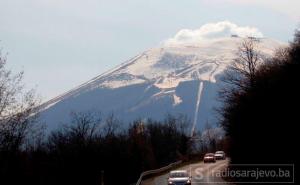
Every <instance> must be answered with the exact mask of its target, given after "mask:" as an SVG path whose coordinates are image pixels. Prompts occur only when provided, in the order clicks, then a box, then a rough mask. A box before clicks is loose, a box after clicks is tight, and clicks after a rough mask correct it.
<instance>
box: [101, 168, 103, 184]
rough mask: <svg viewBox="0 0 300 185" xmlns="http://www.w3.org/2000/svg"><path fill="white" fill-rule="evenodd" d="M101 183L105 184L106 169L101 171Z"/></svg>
mask: <svg viewBox="0 0 300 185" xmlns="http://www.w3.org/2000/svg"><path fill="white" fill-rule="evenodd" d="M101 185H104V170H102V171H101Z"/></svg>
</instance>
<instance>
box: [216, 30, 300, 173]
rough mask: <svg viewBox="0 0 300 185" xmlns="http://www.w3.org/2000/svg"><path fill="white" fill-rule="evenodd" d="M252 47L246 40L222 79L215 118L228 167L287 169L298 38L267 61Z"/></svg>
mask: <svg viewBox="0 0 300 185" xmlns="http://www.w3.org/2000/svg"><path fill="white" fill-rule="evenodd" d="M258 44H259V41H258V40H253V39H251V38H248V39H246V40H245V41H244V42H243V43H242V44H241V46H240V48H239V49H238V54H237V58H236V59H235V61H234V63H233V64H232V65H231V66H230V67H229V68H228V70H227V72H226V73H225V75H224V77H223V81H224V82H225V86H224V87H223V89H222V90H221V91H220V99H221V100H222V102H223V106H222V107H221V108H220V109H219V113H220V118H221V119H220V122H221V125H222V126H223V128H224V129H225V132H226V135H227V137H228V138H229V141H230V142H229V146H230V147H229V153H230V157H231V163H232V164H293V163H295V161H296V153H297V152H296V141H297V138H298V137H297V133H296V132H297V129H296V128H297V125H298V124H299V123H300V120H299V115H298V112H299V108H298V107H299V102H300V101H299V94H300V91H299V84H300V81H299V79H300V78H299V77H300V32H299V31H296V33H295V37H294V40H293V41H292V42H290V43H289V45H288V46H287V47H284V48H279V49H278V50H277V51H276V52H275V54H274V56H272V57H270V58H265V57H263V56H262V55H261V52H260V50H259V47H257V46H258ZM236 168H239V167H236Z"/></svg>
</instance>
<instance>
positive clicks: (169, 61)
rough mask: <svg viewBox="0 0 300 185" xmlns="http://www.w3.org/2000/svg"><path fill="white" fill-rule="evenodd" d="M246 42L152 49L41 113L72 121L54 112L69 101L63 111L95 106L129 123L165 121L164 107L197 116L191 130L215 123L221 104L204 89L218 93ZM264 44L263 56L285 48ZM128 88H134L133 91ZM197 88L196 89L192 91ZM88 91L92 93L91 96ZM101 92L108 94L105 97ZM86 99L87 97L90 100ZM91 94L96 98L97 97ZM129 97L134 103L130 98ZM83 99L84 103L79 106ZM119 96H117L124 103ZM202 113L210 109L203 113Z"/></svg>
mask: <svg viewBox="0 0 300 185" xmlns="http://www.w3.org/2000/svg"><path fill="white" fill-rule="evenodd" d="M241 41H242V38H233V37H228V38H222V39H215V40H210V41H206V42H203V43H198V44H178V45H168V46H161V47H158V48H151V49H149V50H147V51H144V52H141V53H140V54H138V55H136V56H135V57H132V58H131V59H129V60H127V61H125V62H124V63H122V64H120V65H118V66H117V67H115V68H112V69H111V70H108V71H107V72H105V73H102V74H101V75H99V76H97V77H95V78H93V79H91V80H89V81H88V82H86V83H83V84H81V85H80V86H78V87H75V88H73V89H72V90H70V91H68V92H66V93H64V94H62V95H60V96H58V97H56V98H54V99H52V100H49V101H48V102H45V103H44V104H43V105H42V106H41V107H40V108H41V109H40V110H41V116H42V118H45V122H47V124H48V126H50V127H51V128H52V127H53V126H54V125H56V126H57V125H59V124H58V123H57V122H58V121H59V119H61V120H60V121H62V122H68V119H65V118H64V117H67V115H65V116H63V115H59V114H57V113H54V112H57V111H55V109H59V107H60V106H62V105H65V106H64V108H65V110H63V109H59V110H61V111H63V112H64V113H65V114H67V111H68V112H71V111H88V109H89V108H90V109H95V110H96V111H101V112H102V111H104V112H105V114H107V113H108V112H114V113H116V116H118V117H120V119H124V120H125V121H131V120H132V119H134V117H135V118H147V117H151V118H156V119H160V118H161V113H159V112H157V110H155V109H159V108H162V107H163V108H164V109H165V111H164V110H162V112H165V113H173V114H177V113H183V114H187V115H188V117H189V118H190V119H191V120H193V126H192V128H191V129H192V130H193V129H194V128H195V127H196V126H197V125H200V127H203V125H204V122H215V121H216V120H215V119H212V118H211V117H213V115H212V114H213V113H212V112H211V111H212V110H211V109H212V107H214V106H218V102H216V100H215V98H216V97H209V98H208V99H207V100H206V99H205V98H204V99H203V98H202V97H203V96H204V97H205V96H207V95H205V93H210V94H211V95H215V96H216V93H217V91H218V87H217V86H218V85H219V83H220V82H219V76H220V75H222V72H223V71H224V69H226V67H227V66H228V65H229V64H230V63H231V62H232V61H233V59H234V58H235V52H236V51H237V48H238V45H239V43H240V42H241ZM259 45H260V47H261V48H260V50H261V51H262V52H263V53H264V55H266V56H271V55H272V53H273V51H274V50H275V49H276V48H278V47H280V46H282V43H280V42H278V41H275V40H272V39H266V38H264V39H260V44H259ZM184 84H189V85H190V86H189V87H187V89H185V90H183V89H181V88H182V86H184ZM131 88H132V89H131ZM209 88H211V90H209ZM128 89H131V90H130V91H128ZM192 90H193V91H195V92H196V93H195V92H189V91H192ZM134 91H138V93H137V94H136V97H131V96H130V94H134V93H133V92H134ZM210 91H211V92H210ZM92 92H94V93H92ZM108 92H109V93H111V94H116V96H115V97H113V96H111V95H110V94H107V93H108ZM117 92H118V93H117ZM88 94H89V96H90V97H87V96H86V95H88ZM189 94H194V95H191V96H192V97H194V102H193V101H192V100H189V99H188V96H189ZM203 94H204V95H203ZM102 96H103V97H106V98H105V99H103V98H102ZM82 97H85V100H84V98H83V99H82ZM120 97H123V98H120ZM129 97H130V98H129ZM90 98H91V99H93V98H94V101H93V100H90ZM118 98H119V99H118ZM126 98H128V99H130V100H131V101H132V102H129V101H125V100H124V99H126ZM79 99H80V103H78V104H76V103H75V104H74V102H77V101H79ZM109 99H110V100H109ZM114 99H118V100H119V102H118V101H114ZM70 100H72V101H73V102H72V101H70ZM109 101H110V102H109ZM124 101H125V102H124ZM206 101H208V102H206ZM94 102H97V103H98V104H94ZM133 102H134V103H133ZM209 102H210V103H209ZM188 103H189V104H190V106H189V107H188ZM58 104H59V105H58ZM112 105H114V106H112ZM78 106H79V107H81V108H79V107H78ZM83 107H84V108H83ZM103 107H105V108H103ZM103 109H105V110H103ZM208 109H209V110H208ZM191 112H193V113H191ZM203 112H205V114H204V115H203ZM134 115H135V116H134ZM156 115H160V116H156ZM200 116H201V117H200ZM129 117H130V119H128V118H129ZM203 117H204V118H203ZM205 119H206V121H205ZM201 125H202V126H201ZM54 127H55V126H54Z"/></svg>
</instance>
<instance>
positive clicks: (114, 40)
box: [0, 0, 300, 101]
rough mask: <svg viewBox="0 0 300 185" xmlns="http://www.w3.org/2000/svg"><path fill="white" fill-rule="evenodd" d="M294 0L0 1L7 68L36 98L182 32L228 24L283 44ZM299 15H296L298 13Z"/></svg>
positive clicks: (295, 19) (292, 25) (291, 26)
mask: <svg viewBox="0 0 300 185" xmlns="http://www.w3.org/2000/svg"><path fill="white" fill-rule="evenodd" d="M298 7H300V1H299V0H184V1H183V0H106V1H104V0H84V1H83V0H26V1H25V0H0V47H1V48H3V49H2V52H4V53H6V52H7V53H8V64H7V66H8V68H10V69H12V70H13V71H15V72H17V71H21V70H24V71H25V79H24V82H25V84H26V85H27V87H28V88H32V87H33V88H36V89H37V92H38V93H39V94H40V95H41V96H42V98H43V100H44V101H45V100H47V99H50V98H52V97H55V96H57V95H59V94H61V93H63V92H65V91H67V90H69V89H71V88H73V87H75V86H77V85H79V84H81V83H83V82H85V81H87V80H89V79H90V78H93V77H94V76H96V75H99V74H101V73H103V72H104V71H106V70H108V69H111V68H112V67H114V66H116V65H118V64H120V63H122V62H124V61H125V60H127V59H129V58H131V57H133V56H134V55H136V54H138V53H139V52H142V51H144V50H146V49H148V48H152V47H156V46H158V45H159V44H160V43H162V42H163V41H165V40H167V39H169V38H172V37H173V36H174V35H175V34H176V33H177V32H178V31H180V30H182V29H191V30H193V29H198V28H200V27H201V26H202V25H204V24H207V23H214V22H219V21H225V20H227V21H230V22H232V23H235V24H236V25H239V26H242V27H243V26H250V27H255V28H257V29H258V30H259V31H260V32H262V33H263V35H264V36H266V37H271V38H275V39H277V40H281V41H284V42H287V41H289V40H291V39H292V37H293V33H294V30H295V29H296V27H297V26H298V25H299V20H300V13H298V11H297V8H298ZM299 12H300V11H299Z"/></svg>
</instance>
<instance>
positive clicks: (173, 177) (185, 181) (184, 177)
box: [168, 170, 192, 185]
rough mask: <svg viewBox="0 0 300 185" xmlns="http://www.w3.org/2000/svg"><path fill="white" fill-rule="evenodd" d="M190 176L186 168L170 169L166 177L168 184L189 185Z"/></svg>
mask: <svg viewBox="0 0 300 185" xmlns="http://www.w3.org/2000/svg"><path fill="white" fill-rule="evenodd" d="M191 184H192V177H191V176H189V173H188V172H187V171H186V170H177V171H171V172H170V174H169V178H168V185H191Z"/></svg>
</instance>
